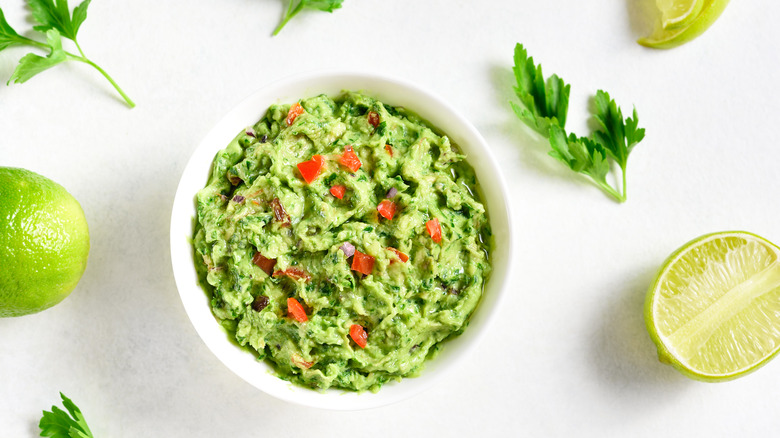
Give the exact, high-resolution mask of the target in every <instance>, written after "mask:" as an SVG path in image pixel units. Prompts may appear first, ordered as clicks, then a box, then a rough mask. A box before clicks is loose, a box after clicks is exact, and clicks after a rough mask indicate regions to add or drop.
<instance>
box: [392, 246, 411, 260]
mask: <svg viewBox="0 0 780 438" xmlns="http://www.w3.org/2000/svg"><path fill="white" fill-rule="evenodd" d="M387 250H388V251H392V252H394V253H395V255H397V256H398V258H399V259H401V261H402V262H404V263H406V262H408V261H409V256H408V255H406V254H404V253H402V252H401V251H398V250H397V249H395V248H393V247H391V246H388V247H387Z"/></svg>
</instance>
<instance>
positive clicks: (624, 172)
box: [620, 167, 628, 202]
mask: <svg viewBox="0 0 780 438" xmlns="http://www.w3.org/2000/svg"><path fill="white" fill-rule="evenodd" d="M621 170H623V197H622V199H620V202H626V199H628V198H627V197H626V196H627V195H626V193H627V190H628V188H627V187H626V168H625V167H623V168H622V169H621Z"/></svg>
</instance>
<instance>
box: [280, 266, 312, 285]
mask: <svg viewBox="0 0 780 438" xmlns="http://www.w3.org/2000/svg"><path fill="white" fill-rule="evenodd" d="M282 275H285V276H287V277H290V278H292V279H293V280H301V279H303V280H306V281H309V280H311V275H309V273H308V272H306V271H304V270H303V269H299V268H296V267H294V266H291V267H289V268H287V269H285V270H284V271H276V272H274V275H273V276H274V277H279V276H282Z"/></svg>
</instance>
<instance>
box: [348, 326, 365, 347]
mask: <svg viewBox="0 0 780 438" xmlns="http://www.w3.org/2000/svg"><path fill="white" fill-rule="evenodd" d="M349 336H350V337H351V338H352V340H353V341H355V343H356V344H357V346H358V347H360V348H366V344H368V333H366V329H364V328H363V326H361V325H358V324H352V325H351V326H349Z"/></svg>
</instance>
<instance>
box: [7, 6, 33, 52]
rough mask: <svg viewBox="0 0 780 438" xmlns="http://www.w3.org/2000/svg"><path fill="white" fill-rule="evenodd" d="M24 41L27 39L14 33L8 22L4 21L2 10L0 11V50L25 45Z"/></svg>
mask: <svg viewBox="0 0 780 438" xmlns="http://www.w3.org/2000/svg"><path fill="white" fill-rule="evenodd" d="M26 40H27V38H25V37H23V36H21V35H19V34H18V33H16V31H15V30H14V29H13V28H12V27H11V26H10V25H9V24H8V21H6V20H5V15H3V10H2V9H0V50H3V49H5V48H6V47H8V46H11V45H14V44H25V41H26Z"/></svg>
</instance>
